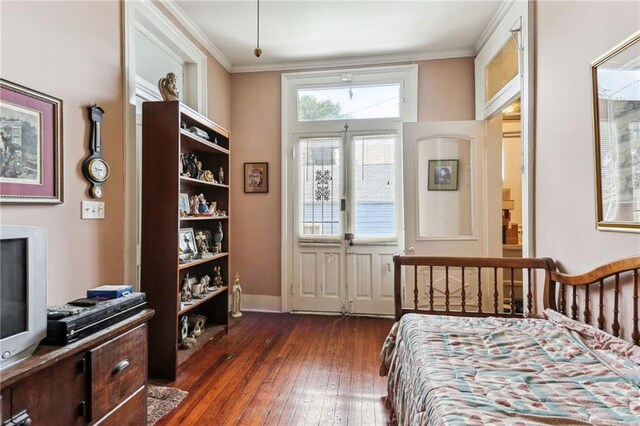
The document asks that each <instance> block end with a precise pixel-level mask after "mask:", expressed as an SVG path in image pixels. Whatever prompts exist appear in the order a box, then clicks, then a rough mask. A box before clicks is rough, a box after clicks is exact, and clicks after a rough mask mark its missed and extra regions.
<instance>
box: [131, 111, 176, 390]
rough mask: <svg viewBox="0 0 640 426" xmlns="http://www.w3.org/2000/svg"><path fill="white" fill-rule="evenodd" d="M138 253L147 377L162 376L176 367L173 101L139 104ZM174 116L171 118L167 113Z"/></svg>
mask: <svg viewBox="0 0 640 426" xmlns="http://www.w3.org/2000/svg"><path fill="white" fill-rule="evenodd" d="M142 110H143V121H142V138H143V144H142V162H143V173H142V232H141V236H142V239H141V242H142V253H141V284H142V289H143V291H144V292H145V293H146V294H147V303H148V305H149V307H151V308H152V309H155V311H156V315H155V317H154V318H153V319H152V320H151V321H150V322H149V353H150V354H152V357H151V359H150V363H149V375H150V376H151V377H165V376H168V377H170V375H168V374H169V373H168V372H169V371H171V370H174V371H175V369H176V367H177V356H176V351H175V346H176V342H177V339H178V322H177V317H176V315H177V304H176V298H175V297H167V296H168V290H170V292H171V293H173V292H174V291H175V290H174V289H175V282H176V280H177V278H178V273H177V267H178V259H177V255H176V253H177V250H176V245H177V235H178V229H179V221H178V219H177V212H178V197H177V195H176V196H175V197H172V196H168V195H169V194H177V193H178V189H179V179H178V173H179V170H178V161H177V160H176V159H177V158H178V157H179V146H178V143H177V140H176V138H177V135H178V133H179V132H180V120H179V119H178V117H179V116H178V114H179V105H178V103H177V102H176V103H164V102H163V103H159V102H145V103H144V104H143V106H142ZM171 116H173V117H175V118H174V119H173V120H170V119H167V117H171Z"/></svg>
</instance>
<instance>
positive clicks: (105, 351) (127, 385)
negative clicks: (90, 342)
mask: <svg viewBox="0 0 640 426" xmlns="http://www.w3.org/2000/svg"><path fill="white" fill-rule="evenodd" d="M146 342H147V326H146V325H141V326H139V327H137V328H135V329H133V330H131V331H129V332H127V333H125V334H123V335H122V336H119V337H116V338H115V339H112V340H110V341H108V342H106V343H104V344H102V345H100V346H98V347H97V348H95V349H93V350H91V351H89V361H90V365H91V420H92V421H96V420H98V419H100V418H101V417H102V416H104V415H105V414H107V413H108V412H109V411H111V410H112V409H114V408H115V407H116V406H117V405H118V404H120V403H121V402H123V401H124V400H125V399H127V398H128V397H129V396H131V395H132V394H133V393H134V392H135V391H136V390H138V389H139V388H140V387H141V386H142V385H144V384H146V381H147V344H146Z"/></svg>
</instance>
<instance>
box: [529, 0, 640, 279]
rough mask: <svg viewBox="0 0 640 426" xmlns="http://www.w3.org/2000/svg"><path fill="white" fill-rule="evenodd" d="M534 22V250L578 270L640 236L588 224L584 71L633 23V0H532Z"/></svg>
mask: <svg viewBox="0 0 640 426" xmlns="http://www.w3.org/2000/svg"><path fill="white" fill-rule="evenodd" d="M578 17H579V25H574V26H571V28H570V29H568V28H567V22H570V21H575V19H576V18H578ZM536 19H537V21H536V37H537V48H536V55H537V65H536V80H537V88H536V103H537V104H536V111H537V117H536V132H537V135H536V199H535V202H536V239H535V241H536V254H537V255H539V256H549V257H553V258H554V259H558V260H559V261H560V263H561V267H562V268H563V269H564V270H565V271H567V272H571V273H579V272H586V271H587V270H589V269H591V268H593V267H594V266H595V265H598V264H600V263H604V262H607V261H610V260H613V259H617V258H620V257H625V256H630V255H633V254H638V253H640V235H638V234H625V233H620V232H602V231H598V230H596V228H595V223H596V217H595V189H594V154H593V152H594V149H593V144H594V140H593V116H592V100H591V74H590V72H591V66H590V63H591V61H593V60H594V59H596V58H597V57H598V56H600V55H601V54H603V53H604V52H606V51H607V50H609V49H610V48H612V47H613V46H615V45H616V44H617V43H619V42H620V41H622V40H623V39H624V38H626V37H627V36H629V35H630V34H631V33H632V32H634V31H637V30H638V28H640V3H638V2H536Z"/></svg>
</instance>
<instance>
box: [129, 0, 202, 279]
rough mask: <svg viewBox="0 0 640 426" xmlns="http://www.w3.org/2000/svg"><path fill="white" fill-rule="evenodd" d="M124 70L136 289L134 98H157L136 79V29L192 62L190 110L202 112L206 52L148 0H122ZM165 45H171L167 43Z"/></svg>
mask: <svg viewBox="0 0 640 426" xmlns="http://www.w3.org/2000/svg"><path fill="white" fill-rule="evenodd" d="M122 18H123V21H124V25H123V27H122V32H123V44H124V45H123V49H124V58H123V74H124V82H123V85H124V99H123V102H124V135H123V137H124V140H125V152H124V155H125V183H124V194H125V196H124V233H125V242H124V276H123V279H124V280H125V281H126V282H129V283H132V284H133V285H134V286H135V288H136V289H139V288H140V283H139V282H138V269H139V265H140V244H139V242H140V238H139V233H140V223H139V208H138V206H139V205H140V198H141V194H140V191H139V190H138V188H139V185H140V179H141V176H142V175H141V173H142V171H141V168H140V162H141V154H140V153H141V147H140V146H138V145H139V143H138V142H139V141H137V140H136V96H140V97H141V98H143V99H147V100H161V97H160V92H159V91H158V88H157V86H156V85H155V84H154V82H148V81H146V80H143V79H141V78H139V77H138V76H137V74H136V64H135V31H136V28H142V29H144V30H145V33H146V34H147V35H152V36H153V37H152V38H151V39H152V40H153V42H154V43H156V44H158V46H159V47H160V48H161V49H163V50H165V51H172V52H174V53H175V52H178V56H180V57H181V58H183V59H185V60H186V61H188V62H189V63H191V64H192V65H191V66H190V69H189V70H185V75H187V74H188V75H189V77H190V78H192V79H195V84H193V85H191V89H190V90H189V92H190V93H189V95H190V97H191V99H192V100H193V101H194V102H195V105H193V106H194V109H196V110H197V111H198V112H200V113H202V114H204V115H206V113H207V56H206V55H205V54H204V53H203V52H202V51H201V50H200V49H199V48H198V47H197V46H196V45H195V44H194V43H193V42H191V40H190V39H189V38H188V37H187V36H186V35H185V34H183V33H182V32H181V31H180V29H179V28H178V27H177V26H176V25H175V24H174V23H173V22H171V20H170V19H169V18H168V17H167V16H166V15H165V14H164V13H162V12H161V11H160V9H158V7H157V6H156V5H154V4H153V2H152V1H151V0H138V1H125V2H123V7H122ZM169 45H170V47H168V46H169Z"/></svg>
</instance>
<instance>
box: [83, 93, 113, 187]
mask: <svg viewBox="0 0 640 426" xmlns="http://www.w3.org/2000/svg"><path fill="white" fill-rule="evenodd" d="M88 109H89V118H90V119H91V142H90V146H89V147H90V148H91V155H89V157H88V158H87V159H86V160H84V162H83V163H82V173H83V174H84V177H85V178H86V179H87V180H88V181H89V183H90V184H91V188H90V189H89V195H91V196H92V197H93V198H102V195H103V194H104V190H103V189H102V184H103V183H104V182H105V181H106V180H107V179H108V178H109V164H107V162H106V161H105V160H104V158H102V129H101V127H100V125H101V123H102V114H104V110H103V109H102V108H100V107H99V106H97V105H94V106H90V107H88Z"/></svg>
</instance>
